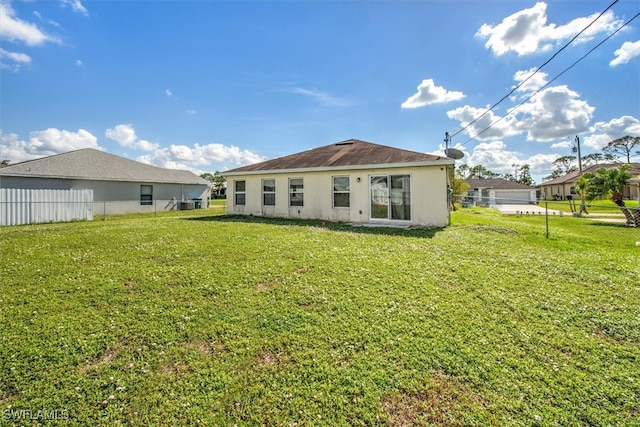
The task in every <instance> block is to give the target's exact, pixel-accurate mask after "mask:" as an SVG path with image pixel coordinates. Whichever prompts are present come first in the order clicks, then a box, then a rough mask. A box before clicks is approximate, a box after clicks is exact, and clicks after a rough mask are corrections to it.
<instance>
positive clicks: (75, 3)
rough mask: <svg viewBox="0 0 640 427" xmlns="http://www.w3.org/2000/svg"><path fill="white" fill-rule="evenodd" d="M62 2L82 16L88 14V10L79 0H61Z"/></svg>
mask: <svg viewBox="0 0 640 427" xmlns="http://www.w3.org/2000/svg"><path fill="white" fill-rule="evenodd" d="M61 1H62V4H63V5H65V6H69V7H71V10H73V11H74V12H78V13H81V14H82V15H84V16H89V11H88V10H87V8H86V7H84V5H83V4H82V2H81V1H80V0H61Z"/></svg>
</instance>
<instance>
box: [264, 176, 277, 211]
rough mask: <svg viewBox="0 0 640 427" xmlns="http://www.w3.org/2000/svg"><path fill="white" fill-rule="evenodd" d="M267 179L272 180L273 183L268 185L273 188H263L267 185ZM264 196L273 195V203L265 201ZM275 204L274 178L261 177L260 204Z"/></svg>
mask: <svg viewBox="0 0 640 427" xmlns="http://www.w3.org/2000/svg"><path fill="white" fill-rule="evenodd" d="M267 181H270V182H273V185H270V187H271V188H273V190H269V191H267V190H265V186H266V185H267V184H266V183H267ZM266 196H273V203H267V201H266ZM275 205H276V180H275V178H263V179H262V206H275Z"/></svg>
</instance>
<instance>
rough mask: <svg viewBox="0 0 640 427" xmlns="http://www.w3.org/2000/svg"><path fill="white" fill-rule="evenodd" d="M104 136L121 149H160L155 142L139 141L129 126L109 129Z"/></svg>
mask: <svg viewBox="0 0 640 427" xmlns="http://www.w3.org/2000/svg"><path fill="white" fill-rule="evenodd" d="M104 135H105V136H106V137H107V138H109V139H111V140H112V141H116V142H117V143H118V144H120V145H122V146H123V147H130V148H133V149H136V150H142V151H153V150H157V149H158V148H159V147H160V144H158V143H157V142H149V141H147V140H146V139H140V138H139V137H138V135H136V130H135V129H134V128H133V126H132V125H130V124H120V125H116V126H115V127H113V128H111V129H107V130H106V132H105V134H104Z"/></svg>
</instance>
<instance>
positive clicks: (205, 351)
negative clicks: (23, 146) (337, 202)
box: [0, 208, 640, 426]
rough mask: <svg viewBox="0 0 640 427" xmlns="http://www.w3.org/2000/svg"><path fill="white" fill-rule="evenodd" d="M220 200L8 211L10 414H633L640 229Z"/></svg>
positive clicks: (622, 421)
mask: <svg viewBox="0 0 640 427" xmlns="http://www.w3.org/2000/svg"><path fill="white" fill-rule="evenodd" d="M219 212H220V209H216V208H214V209H206V210H198V211H189V212H179V213H170V214H164V213H162V214H158V215H157V216H151V215H150V216H137V217H109V218H107V220H106V221H102V220H96V221H93V222H76V223H67V224H44V225H30V226H18V227H3V228H0V255H1V259H0V261H1V262H0V411H2V413H0V425H4V424H8V425H12V424H16V425H32V424H36V423H37V422H40V423H42V424H44V425H61V424H63V423H65V422H66V423H67V424H66V425H114V424H116V423H122V424H130V425H161V426H164V425H166V426H173V425H187V424H189V425H191V424H197V423H198V422H200V423H201V425H229V426H231V425H236V424H237V425H283V426H289V425H328V426H336V425H389V426H406V425H545V426H546V425H612V426H615V425H620V426H622V425H624V426H628V425H640V247H636V241H640V230H638V229H632V228H627V227H622V226H614V225H605V224H601V223H596V222H592V221H589V220H585V219H580V218H572V217H569V216H565V217H553V218H550V220H549V231H550V235H549V239H545V218H544V217H540V216H532V217H520V218H516V217H513V216H510V217H506V216H504V217H503V216H501V215H499V214H498V213H497V212H496V211H494V210H489V209H464V210H461V211H459V212H454V214H453V218H452V221H453V224H452V226H450V227H448V228H446V229H442V230H412V231H404V230H395V229H392V230H382V229H369V228H351V227H349V226H346V225H342V224H330V223H327V224H325V225H323V224H322V223H321V222H313V221H307V222H293V221H284V220H261V219H259V218H245V219H241V218H236V217H225V216H220V214H219ZM28 411H31V412H28ZM38 411H40V412H38ZM27 417H31V418H27ZM38 417H39V418H38ZM55 417H58V418H59V419H58V420H52V419H51V418H55ZM67 417H68V420H66V421H63V420H62V419H63V418H67Z"/></svg>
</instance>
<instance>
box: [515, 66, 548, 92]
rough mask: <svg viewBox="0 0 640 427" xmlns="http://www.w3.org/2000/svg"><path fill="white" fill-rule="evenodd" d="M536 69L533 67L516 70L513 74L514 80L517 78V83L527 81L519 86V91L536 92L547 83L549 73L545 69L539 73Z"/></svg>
mask: <svg viewBox="0 0 640 427" xmlns="http://www.w3.org/2000/svg"><path fill="white" fill-rule="evenodd" d="M535 71H536V68H531V69H530V70H523V71H516V73H515V74H514V76H513V80H515V81H516V83H518V84H520V83H522V82H525V83H523V84H522V86H520V87H519V88H518V92H535V91H536V90H538V89H540V88H541V87H543V86H544V85H546V84H547V76H548V74H547V73H545V72H544V71H538V72H537V73H535ZM534 73H535V74H534ZM525 80H526V81H525ZM515 86H517V85H515ZM515 86H514V87H515Z"/></svg>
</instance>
